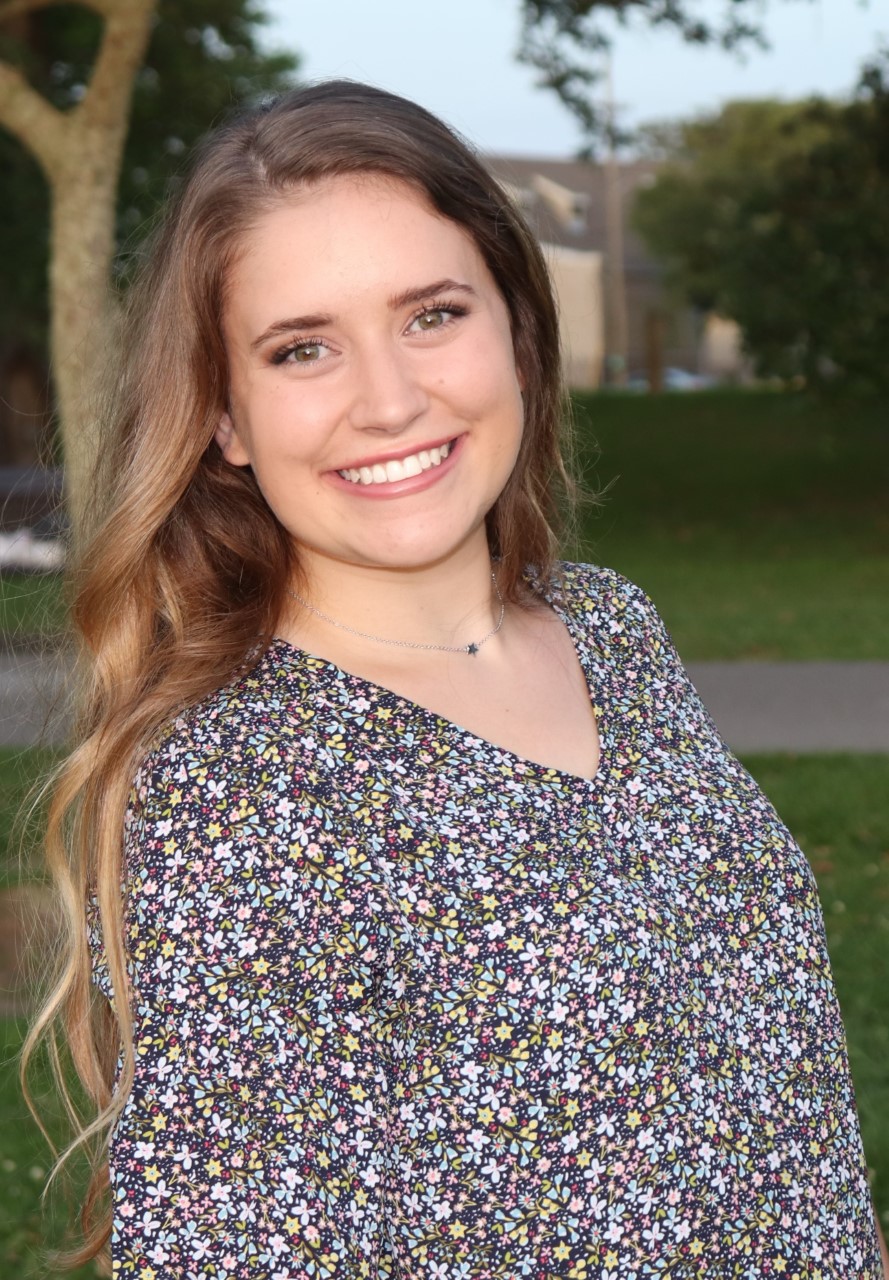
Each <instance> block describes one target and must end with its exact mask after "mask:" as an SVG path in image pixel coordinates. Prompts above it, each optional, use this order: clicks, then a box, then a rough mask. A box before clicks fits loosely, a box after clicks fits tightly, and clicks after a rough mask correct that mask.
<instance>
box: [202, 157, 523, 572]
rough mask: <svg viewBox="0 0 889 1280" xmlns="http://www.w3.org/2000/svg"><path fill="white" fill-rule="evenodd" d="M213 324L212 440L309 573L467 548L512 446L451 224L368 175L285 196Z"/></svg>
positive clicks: (510, 378)
mask: <svg viewBox="0 0 889 1280" xmlns="http://www.w3.org/2000/svg"><path fill="white" fill-rule="evenodd" d="M224 330H225V341H226V347H227V350H228V355H229V363H230V412H229V413H226V414H225V415H223V417H222V419H221V421H220V424H219V428H218V430H217V433H216V439H217V441H218V443H219V445H220V447H221V448H222V451H223V453H224V455H225V457H226V459H227V460H228V461H229V462H230V463H232V464H233V465H235V466H245V465H247V464H249V465H250V466H251V467H252V468H253V471H254V474H255V476H256V480H257V482H258V484H259V486H260V488H261V489H262V492H263V494H264V495H265V498H266V500H267V501H268V503H269V506H270V507H271V508H272V510H273V511H274V513H275V514H276V516H277V517H278V519H279V520H280V521H281V523H282V524H283V525H284V526H285V528H287V529H288V530H289V532H290V533H291V534H292V535H293V537H294V539H295V540H296V542H297V544H298V546H299V548H300V550H301V552H302V553H303V555H304V557H305V558H306V560H307V568H308V569H309V570H310V571H311V570H312V569H313V568H314V569H316V570H317V569H320V568H321V567H322V565H321V561H322V560H323V558H324V557H332V558H334V559H336V560H339V561H347V562H349V563H352V564H359V565H366V566H374V567H382V568H415V567H420V566H423V565H428V564H432V563H436V562H439V561H441V560H443V559H446V558H448V557H450V556H452V555H454V554H455V553H456V552H458V550H461V549H466V547H467V545H468V544H469V545H471V544H472V542H473V541H475V542H476V543H477V544H478V545H479V547H481V546H482V544H483V543H484V539H485V525H484V521H485V516H486V514H487V513H488V511H489V510H490V509H491V507H492V506H493V504H494V502H495V500H496V499H497V497H498V495H499V494H500V493H501V491H502V490H503V487H504V485H505V484H506V482H507V480H508V478H509V475H510V473H511V472H512V469H513V467H514V465H515V461H516V457H517V455H518V450H519V445H520V443H521V436H522V422H523V417H522V399H521V389H522V382H521V376H520V374H519V371H518V370H517V368H516V363H515V355H514V351H513V344H512V336H511V332H510V323H509V314H508V311H507V308H506V305H505V303H504V301H503V299H502V297H501V295H500V292H499V290H498V288H497V286H496V284H495V283H494V280H493V278H492V276H491V274H490V272H489V271H488V268H487V266H486V265H485V262H484V260H483V258H482V256H481V254H480V253H479V251H478V249H477V248H476V246H475V243H474V241H473V240H472V239H471V237H470V236H469V235H468V234H467V233H466V232H465V231H464V230H463V229H462V228H460V227H458V226H457V225H456V224H455V223H453V222H450V221H448V220H447V219H446V218H443V217H440V216H439V215H438V214H437V213H435V212H434V211H433V210H431V208H430V207H429V205H428V204H427V203H426V201H425V200H424V199H423V197H422V196H421V195H419V194H418V193H417V192H415V191H414V190H413V188H411V187H409V186H407V185H406V184H403V183H400V182H397V181H395V180H392V179H389V178H385V177H383V176H376V175H361V176H357V177H341V178H333V179H330V180H327V181H325V182H323V183H320V184H319V185H317V186H313V187H310V188H307V189H306V190H304V191H302V192H297V193H294V194H293V195H292V196H291V197H288V198H287V199H286V201H282V202H281V204H279V205H278V206H277V207H276V208H274V209H273V210H272V211H271V212H269V213H268V214H266V215H264V216H263V217H262V219H261V220H260V221H259V222H258V223H257V224H256V226H255V227H254V229H253V230H252V231H251V232H250V233H249V235H248V236H247V238H246V241H245V243H244V245H243V251H242V253H241V255H240V257H239V259H238V261H237V264H236V265H235V267H234V268H233V272H232V276H231V279H230V281H229V290H228V296H227V303H226V310H225V316H224Z"/></svg>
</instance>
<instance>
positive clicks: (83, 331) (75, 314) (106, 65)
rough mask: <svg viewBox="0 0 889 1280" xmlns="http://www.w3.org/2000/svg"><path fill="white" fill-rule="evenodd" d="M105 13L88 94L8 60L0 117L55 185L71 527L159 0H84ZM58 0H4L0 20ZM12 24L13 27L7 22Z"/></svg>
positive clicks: (58, 351)
mask: <svg viewBox="0 0 889 1280" xmlns="http://www.w3.org/2000/svg"><path fill="white" fill-rule="evenodd" d="M82 2H83V3H84V4H86V5H88V7H90V8H92V9H94V10H96V12H98V13H99V14H101V16H102V17H103V18H104V20H105V30H104V33H103V36H102V43H101V45H100V47H99V52H98V54H97V56H96V61H95V65H94V67H93V73H92V76H91V77H90V83H89V86H88V88H87V92H86V94H85V96H84V98H83V100H82V101H81V102H80V103H79V104H78V106H76V107H74V108H73V109H72V110H71V111H68V112H65V113H62V112H59V111H57V110H56V109H55V108H54V107H52V106H50V104H49V103H48V102H47V101H46V99H45V98H43V97H41V95H40V94H38V93H36V92H35V91H34V90H33V89H32V88H31V86H30V85H29V84H28V82H27V80H26V79H25V77H24V76H23V75H22V73H21V72H20V71H19V70H18V69H17V68H15V67H12V66H10V65H9V64H7V63H3V62H2V61H0V125H3V126H5V127H6V128H8V129H9V130H10V131H11V132H12V133H14V134H15V135H16V136H17V137H18V138H19V139H20V141H21V142H22V143H23V144H24V146H26V147H28V149H29V150H30V151H31V152H32V154H33V155H34V156H35V157H36V158H37V159H38V160H39V162H40V164H41V165H42V167H43V170H44V172H45V174H46V177H47V180H48V182H49V186H50V192H51V200H52V216H51V227H50V262H51V266H50V280H49V286H50V288H49V294H50V310H51V315H52V320H51V325H50V348H51V358H52V366H53V370H52V371H53V379H54V382H55V390H56V397H57V403H58V410H59V419H60V422H61V434H62V445H63V451H64V457H65V489H66V496H67V499H68V510H69V516H70V518H71V526H72V533H73V535H74V538H75V540H76V539H77V538H78V536H79V534H80V533H81V532H82V530H83V527H84V518H85V516H86V514H87V513H88V512H89V510H90V507H91V502H92V499H93V495H92V494H91V493H90V475H91V472H92V466H93V459H94V458H95V456H96V453H95V451H96V449H97V448H99V446H100V442H99V441H98V439H97V438H96V431H95V427H96V425H97V410H98V402H99V396H100V394H101V381H102V371H103V368H104V365H105V361H106V359H107V358H108V353H109V349H110V346H111V344H112V342H113V340H114V328H115V325H114V315H115V306H114V302H113V299H112V293H111V267H112V262H113V259H114V242H115V238H114V230H115V210H116V196H117V182H118V177H119V174H120V165H121V160H122V157H123V146H124V141H125V139H126V135H127V128H128V125H129V113H130V100H131V97H132V91H133V83H134V81H135V78H136V75H137V73H138V70H139V67H140V65H141V63H142V59H143V58H144V56H145V49H146V46H147V44H148V37H149V33H150V30H151V21H152V16H153V13H154V10H155V7H156V5H157V0H82ZM50 3H52V0H5V2H4V0H0V21H2V22H3V23H5V24H8V23H10V22H11V21H14V20H15V19H16V18H17V17H19V16H20V15H21V14H27V13H28V12H30V11H31V10H34V9H38V8H43V7H45V6H46V5H48V4H50ZM7 29H8V28H7Z"/></svg>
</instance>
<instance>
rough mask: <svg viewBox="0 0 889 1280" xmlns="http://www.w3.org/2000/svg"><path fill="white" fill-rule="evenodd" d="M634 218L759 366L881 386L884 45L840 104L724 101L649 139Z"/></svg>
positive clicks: (887, 229) (886, 201) (884, 380)
mask: <svg viewBox="0 0 889 1280" xmlns="http://www.w3.org/2000/svg"><path fill="white" fill-rule="evenodd" d="M659 143H660V149H661V151H664V150H666V152H667V154H668V160H667V163H666V165H665V167H664V169H663V172H662V173H661V174H660V176H659V177H658V179H657V181H656V182H655V183H654V185H653V186H651V187H649V188H648V189H647V190H644V191H642V192H640V194H639V197H638V200H637V204H636V210H635V221H636V225H637V227H638V229H639V230H640V232H641V233H642V235H643V236H644V237H645V239H646V241H647V242H648V244H649V245H650V247H651V249H652V250H653V251H654V252H655V253H656V254H658V255H659V256H660V257H661V258H662V259H663V260H664V262H665V264H666V265H667V268H668V271H669V273H670V275H671V277H672V280H673V282H674V284H675V285H676V286H677V287H678V289H679V291H680V292H681V293H682V294H683V295H684V296H685V297H686V298H687V299H688V300H689V301H691V302H692V303H694V304H696V305H698V306H700V307H704V308H708V309H711V308H712V309H714V310H716V311H718V312H720V313H721V314H723V315H726V316H729V317H731V318H732V319H734V320H736V321H737V322H738V324H739V325H740V327H741V330H742V332H743V336H744V343H745V346H746V349H747V351H748V352H749V353H750V354H751V355H752V356H753V357H754V359H755V362H756V365H757V368H758V371H759V372H760V373H761V374H763V375H771V376H777V377H780V378H783V379H791V378H802V379H804V380H805V382H806V383H807V385H809V386H818V387H827V386H836V385H837V384H842V385H844V386H845V387H847V388H850V389H855V390H863V391H875V390H884V389H886V388H887V387H889V362H887V360H886V350H887V346H889V288H887V285H886V280H887V277H889V220H887V218H886V212H885V211H886V208H887V207H889V54H887V55H884V57H883V59H882V61H878V62H876V63H874V64H873V65H872V66H871V67H869V68H868V69H867V70H866V72H865V74H864V76H863V78H862V81H861V84H860V87H859V90H858V93H857V95H856V96H855V97H854V98H853V99H852V100H851V101H849V102H846V103H832V102H827V101H824V100H822V99H817V98H816V99H812V100H810V101H807V102H799V103H783V102H769V101H765V102H735V103H731V104H729V105H728V106H727V107H725V108H724V109H723V110H722V111H721V112H720V113H719V115H717V116H712V117H708V118H704V119H700V120H697V121H693V122H691V123H689V124H687V125H684V126H682V127H680V128H679V129H678V131H677V133H676V135H675V136H674V138H673V139H672V144H671V141H670V140H669V139H666V141H665V139H664V138H663V136H661V138H660V139H659Z"/></svg>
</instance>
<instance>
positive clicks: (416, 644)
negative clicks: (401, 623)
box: [287, 569, 506, 657]
mask: <svg viewBox="0 0 889 1280" xmlns="http://www.w3.org/2000/svg"><path fill="white" fill-rule="evenodd" d="M491 582H492V583H493V584H494V594H495V595H496V597H497V599H498V601H499V602H500V616H499V618H498V619H497V623H496V625H495V626H493V627H492V628H491V630H490V631H489V632H488V633H487V635H484V636H482V638H481V640H474V641H473V642H472V643H471V644H424V643H423V642H422V641H420V640H389V639H387V637H386V636H374V635H371V633H370V632H369V631H359V630H358V629H357V628H356V627H348V626H346V624H345V622H337V620H336V618H331V617H330V615H329V614H327V613H322V612H321V610H320V609H316V608H315V606H314V605H313V604H309V602H308V600H303V598H302V596H301V595H298V594H297V593H296V592H295V591H293V590H291V588H290V587H288V588H287V594H288V595H289V596H292V598H293V599H294V600H295V601H296V602H297V604H301V605H302V607H303V608H304V609H308V611H309V613H314V615H315V617H316V618H320V619H321V620H322V622H329V623H330V625H331V626H332V627H339V629H340V631H348V632H349V634H350V635H353V636H360V637H361V639H362V640H374V641H376V643H377V644H392V645H397V646H398V647H399V648H401V649H436V650H438V651H439V652H441V653H468V654H469V655H470V656H471V657H474V656H475V655H476V654H477V653H478V651H479V649H480V648H481V647H482V645H483V644H486V643H487V642H488V641H489V640H490V639H491V637H492V636H496V634H497V632H498V631H499V630H500V628H501V627H502V626H503V618H504V615H505V613H506V605H505V604H504V603H503V597H502V596H501V594H500V588H499V587H498V586H497V575H496V574H495V573H494V570H493V569H492V570H491Z"/></svg>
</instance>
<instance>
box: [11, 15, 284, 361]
mask: <svg viewBox="0 0 889 1280" xmlns="http://www.w3.org/2000/svg"><path fill="white" fill-rule="evenodd" d="M265 21H266V17H265V14H264V12H263V10H262V8H261V6H260V5H259V4H257V3H255V2H254V0H160V4H159V6H158V11H157V16H156V20H155V23H154V28H153V31H152V36H151V41H150V44H149V48H148V53H147V56H146V59H145V62H144V64H143V66H142V68H141V70H140V72H139V75H138V78H137V81H136V86H135V90H134V95H133V106H132V118H131V126H130V133H129V137H128V139H127V145H126V151H125V154H124V162H123V171H122V174H121V182H120V189H119V199H118V231H119V240H120V244H121V246H122V249H123V253H122V256H121V260H120V262H119V264H118V269H119V271H120V272H121V273H125V270H126V262H127V256H128V254H129V253H130V252H132V250H134V249H135V248H136V247H137V245H138V243H139V241H140V239H141V238H142V236H143V234H144V232H145V231H146V229H147V228H148V226H149V225H150V222H151V219H152V217H153V215H154V214H155V212H156V211H157V209H158V207H159V205H160V204H161V202H162V200H163V197H164V194H165V191H166V189H167V186H168V184H169V182H170V180H171V178H172V177H173V175H174V174H175V172H176V170H177V168H178V167H179V166H180V165H181V163H182V159H181V158H182V155H183V153H184V152H185V151H187V150H188V148H189V147H190V146H191V145H192V144H193V143H194V142H195V140H196V139H197V138H199V137H200V136H201V134H202V133H204V132H205V131H206V130H207V129H208V128H209V127H210V126H211V125H212V124H214V123H215V122H216V121H218V120H219V119H220V117H223V116H224V115H226V114H227V113H228V112H229V111H231V110H232V109H233V108H234V107H236V106H237V105H238V104H239V103H242V102H246V101H250V100H254V99H256V98H261V97H263V96H264V95H266V94H270V93H277V92H279V91H281V90H282V89H285V88H287V87H288V86H289V85H290V84H291V83H292V82H293V77H294V72H295V70H296V67H297V65H298V60H297V58H296V57H295V56H294V55H292V54H290V53H267V52H265V51H264V50H263V49H262V48H261V47H260V44H259V34H260V31H261V28H262V25H263V24H264V23H265ZM9 30H10V32H11V31H12V30H13V29H12V28H10V29H9ZM100 37H101V21H100V19H99V18H98V16H97V15H96V14H94V13H92V12H91V11H90V10H88V9H85V8H83V7H82V6H80V5H63V6H53V7H52V8H48V9H45V10H39V11H37V12H35V13H34V14H31V15H29V16H28V18H27V19H26V20H25V26H24V30H23V31H18V30H16V34H15V36H13V35H12V34H7V33H5V32H4V28H2V27H0V57H4V58H6V59H8V60H9V61H11V62H12V63H13V64H15V65H16V66H20V67H21V68H22V69H23V70H24V71H25V73H26V74H27V76H28V78H29V80H30V82H31V83H32V85H33V86H34V88H36V89H38V90H39V91H40V92H41V93H42V94H44V96H45V97H46V98H47V99H48V100H49V101H50V102H51V103H52V104H53V105H54V106H55V107H57V108H58V109H60V110H63V111H64V110H69V109H70V108H72V107H73V106H75V105H76V103H77V102H78V101H79V100H80V98H81V97H82V95H83V92H84V88H85V86H86V84H87V83H88V81H89V76H90V69H91V67H92V64H93V60H94V57H95V53H96V49H97V48H98V44H99V40H100ZM0 174H2V178H3V192H4V199H3V200H2V201H0V245H2V246H3V251H2V254H0V341H2V340H3V339H4V338H7V339H15V340H18V341H21V340H25V341H27V342H28V344H29V345H32V346H40V345H42V344H43V343H44V342H45V335H46V328H47V323H48V310H47V285H46V281H47V263H48V224H49V200H48V194H47V191H46V184H45V182H44V180H43V177H42V175H41V174H40V171H39V169H38V167H37V165H36V163H35V162H34V160H33V159H32V158H31V157H30V156H29V155H28V154H27V153H26V152H25V150H24V149H23V148H22V147H21V146H20V145H19V144H18V143H17V142H16V141H15V140H14V139H13V138H12V137H11V136H9V135H8V134H6V133H4V132H2V131H0Z"/></svg>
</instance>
